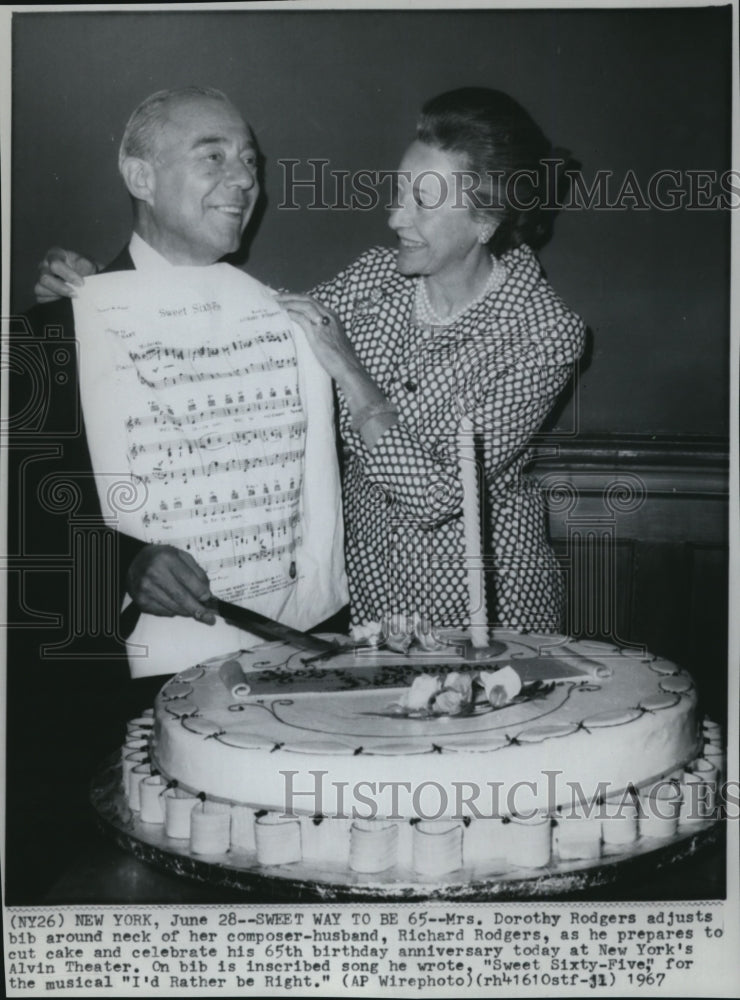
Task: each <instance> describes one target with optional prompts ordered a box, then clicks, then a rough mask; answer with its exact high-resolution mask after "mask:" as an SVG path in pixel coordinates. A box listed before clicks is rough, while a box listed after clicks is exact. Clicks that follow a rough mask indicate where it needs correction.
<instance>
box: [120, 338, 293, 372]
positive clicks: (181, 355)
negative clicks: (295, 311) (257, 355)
mask: <svg viewBox="0 0 740 1000" xmlns="http://www.w3.org/2000/svg"><path fill="white" fill-rule="evenodd" d="M286 340H290V332H289V331H288V330H281V331H280V332H279V333H272V332H267V333H261V334H258V335H257V336H256V337H250V338H249V339H248V340H232V341H231V343H230V344H223V345H222V346H220V347H211V346H210V345H207V344H204V345H202V346H201V347H194V348H192V349H191V350H185V348H183V347H163V346H162V345H161V344H157V346H156V347H148V348H147V349H146V350H144V351H141V352H136V351H129V352H128V356H129V358H130V359H131V361H133V362H134V364H136V362H137V361H155V360H156V361H161V360H162V359H165V360H167V359H168V358H172V359H173V360H174V361H195V360H197V359H198V358H217V357H230V356H231V354H232V352H233V353H234V354H238V353H239V352H240V351H249V350H251V349H252V348H253V347H255V346H256V345H260V344H280V343H283V342H284V341H286Z"/></svg>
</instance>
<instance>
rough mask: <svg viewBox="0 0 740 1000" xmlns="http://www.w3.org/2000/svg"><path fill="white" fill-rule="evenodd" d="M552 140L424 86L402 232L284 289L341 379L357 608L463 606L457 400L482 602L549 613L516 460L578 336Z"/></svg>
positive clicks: (552, 598) (490, 99)
mask: <svg viewBox="0 0 740 1000" xmlns="http://www.w3.org/2000/svg"><path fill="white" fill-rule="evenodd" d="M551 155H552V152H551V147H550V144H549V143H548V142H547V140H546V139H545V137H544V136H543V134H542V132H541V131H540V129H539V128H538V127H537V125H536V124H535V123H534V122H533V121H532V119H531V118H530V116H529V115H528V114H527V113H526V111H524V109H523V108H521V107H520V105H519V104H517V103H516V102H515V101H514V100H513V99H512V98H510V97H508V96H507V95H506V94H503V93H501V92H499V91H494V90H487V89H482V88H465V89H461V90H455V91H451V92H449V93H446V94H442V95H441V96H439V97H436V98H434V99H433V100H431V101H429V102H428V103H427V104H426V105H425V106H424V108H423V109H422V113H421V116H420V118H419V122H418V125H417V131H416V139H415V140H414V142H412V144H411V146H410V147H409V148H408V150H407V151H406V154H405V156H404V158H403V160H402V161H401V165H400V168H399V171H398V175H397V176H398V188H397V191H396V194H395V200H394V205H393V208H392V211H391V215H390V220H389V224H390V227H391V229H393V230H394V232H395V233H396V236H397V238H398V247H397V249H394V250H391V249H382V248H375V249H373V250H370V251H368V252H367V253H365V254H364V255H363V256H362V257H360V258H359V260H357V261H356V262H355V263H354V264H352V265H350V266H349V267H348V268H347V269H346V270H345V271H343V272H342V273H341V274H339V275H338V276H337V277H336V278H334V279H333V280H331V281H328V282H326V283H325V284H323V285H320V286H319V287H318V288H316V289H315V290H314V292H313V295H312V297H308V296H300V295H289V294H288V295H283V296H281V299H282V302H283V305H284V306H285V308H286V309H287V310H288V311H289V312H290V313H291V314H292V316H293V317H294V318H295V319H296V320H297V321H298V322H299V323H300V324H301V326H302V327H303V329H304V330H305V331H306V334H307V336H308V338H309V341H310V343H311V345H312V347H313V349H314V352H315V354H316V356H317V357H318V359H319V361H320V362H321V364H322V365H323V366H324V368H325V369H326V371H327V372H329V374H330V375H331V376H332V377H333V378H334V380H335V382H336V385H337V388H338V395H339V405H340V428H341V434H342V439H343V444H344V473H343V474H344V503H345V528H346V548H347V553H346V554H347V564H348V575H349V584H350V607H351V618H352V622H353V624H356V625H361V624H364V623H366V622H369V621H378V620H380V619H382V618H384V617H385V616H387V615H388V614H396V613H405V614H413V613H419V614H421V615H422V616H423V617H424V618H425V619H427V620H428V621H430V622H432V623H433V624H434V625H437V626H455V625H463V624H465V623H466V621H467V617H468V612H467V605H468V599H467V588H466V567H465V562H464V559H465V552H464V543H463V525H462V487H461V483H460V478H459V474H458V473H459V469H458V456H457V447H456V443H457V431H458V427H459V425H460V421H461V418H462V417H463V416H467V417H469V418H470V419H471V420H472V422H473V425H474V427H475V430H476V432H477V434H478V435H479V436H480V439H481V441H482V445H483V448H482V451H483V466H484V468H483V478H484V482H485V490H486V494H487V498H486V499H487V504H486V508H487V513H488V517H489V518H490V524H489V525H487V531H486V534H487V537H488V544H489V546H490V550H491V551H490V556H491V560H490V562H491V565H492V572H491V573H489V574H488V576H489V579H490V580H491V583H492V586H491V585H489V592H490V593H489V596H490V598H491V605H492V612H493V618H492V620H493V621H495V622H496V623H497V624H499V625H501V626H504V627H509V628H513V629H519V630H538V631H557V630H558V629H559V628H560V627H561V622H562V612H563V584H562V579H561V575H560V571H559V569H558V566H557V562H556V560H555V557H554V554H553V552H552V550H551V548H550V546H549V544H548V540H547V535H546V530H545V519H544V513H543V509H542V503H541V499H540V496H539V494H538V491H537V489H536V488H535V487H534V485H533V484H532V483H530V482H529V481H528V480H527V478H526V476H525V475H524V472H523V470H524V467H525V466H526V464H527V461H528V459H529V457H530V453H529V451H528V445H529V442H530V439H531V437H532V435H533V434H534V433H535V432H536V431H537V429H538V428H539V427H540V425H541V423H542V421H543V420H544V418H545V417H546V416H547V414H548V412H549V411H550V409H551V408H552V406H553V403H554V402H555V399H556V397H557V396H558V394H559V393H560V392H561V390H562V389H563V387H564V386H565V384H566V382H567V381H568V379H569V377H570V375H571V373H572V371H573V366H574V363H575V362H576V360H577V359H578V357H579V355H580V354H581V351H582V349H583V344H584V327H583V324H582V322H581V320H580V319H579V318H578V317H577V316H575V315H574V314H573V313H571V312H569V311H568V310H567V309H566V307H565V306H564V305H563V303H562V302H561V300H560V299H559V298H558V296H557V295H556V294H555V292H554V291H553V290H552V288H551V287H550V285H549V284H548V283H547V281H546V280H545V279H544V277H543V275H542V273H541V269H540V266H539V263H538V261H537V258H536V256H535V254H534V252H533V248H537V247H539V246H541V245H542V244H543V243H544V242H545V241H546V239H547V238H548V237H549V235H550V231H551V226H552V212H548V211H547V210H545V209H543V208H542V207H541V202H542V201H543V200H544V195H543V194H542V192H544V190H545V177H544V169H545V168H544V165H543V160H544V159H546V158H547V157H548V156H551ZM79 271H80V273H82V274H84V273H85V264H84V262H83V263H82V264H81V265H80V266H79ZM87 273H90V272H89V271H87ZM41 284H42V285H43V284H44V279H43V278H42V282H41ZM47 287H51V288H53V289H54V290H55V291H58V284H56V283H54V282H53V281H52V283H51V284H50V285H47ZM38 288H39V286H37V290H38Z"/></svg>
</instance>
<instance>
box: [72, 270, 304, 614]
mask: <svg viewBox="0 0 740 1000" xmlns="http://www.w3.org/2000/svg"><path fill="white" fill-rule="evenodd" d="M196 270H198V269H196ZM173 272H174V273H173V274H172V275H171V276H168V278H167V280H166V281H165V280H164V279H163V281H162V283H148V284H147V285H146V286H144V285H142V284H141V283H139V282H137V281H136V276H135V275H134V276H131V277H126V276H121V275H113V276H106V277H105V278H104V279H102V280H101V281H100V282H99V283H98V285H97V288H99V289H101V291H100V293H99V297H98V298H97V299H96V298H95V296H94V295H93V297H92V298H91V299H90V302H89V311H88V316H89V317H90V325H89V327H88V328H87V329H88V330H89V333H87V334H86V336H89V337H90V338H91V340H94V342H95V343H96V344H100V342H101V339H102V340H103V341H104V342H105V343H106V345H108V346H107V350H108V352H109V353H108V355H107V356H106V358H105V364H104V365H103V364H102V363H101V367H100V368H99V370H98V371H96V372H95V373H94V376H93V377H92V378H91V379H90V380H89V382H88V384H89V385H90V386H91V387H93V393H92V394H93V395H95V397H96V402H95V405H96V406H97V409H96V410H95V418H96V419H88V414H87V413H86V425H87V426H88V427H93V428H94V430H93V433H92V436H93V437H94V439H95V460H94V467H95V469H96V471H98V469H102V470H106V469H107V468H108V467H109V466H111V465H112V466H113V467H115V469H116V471H117V472H119V473H120V469H121V467H122V465H123V466H124V467H127V468H128V471H129V474H130V476H131V479H132V480H133V481H134V482H136V483H137V484H139V485H141V486H143V487H144V489H143V490H141V491H140V492H139V495H142V494H143V495H145V496H146V499H145V501H144V504H143V506H142V507H140V508H137V509H136V511H131V512H130V513H129V512H125V514H122V512H120V511H116V512H115V516H116V517H117V519H118V520H119V524H121V525H122V524H123V523H124V520H125V525H126V527H125V529H124V530H126V531H128V532H130V533H132V534H136V535H137V537H141V538H142V539H143V540H145V541H148V542H152V543H162V542H164V543H167V544H172V545H176V546H177V547H179V548H182V549H183V550H185V551H189V552H191V553H192V555H193V557H194V558H195V559H196V560H197V561H198V562H199V563H200V565H201V566H202V567H203V568H204V569H205V571H206V572H207V573H208V576H209V580H210V582H211V587H212V589H213V591H214V593H216V594H225V593H228V595H229V598H228V599H229V600H235V601H237V602H238V601H239V599H240V595H241V596H242V597H244V596H246V595H247V594H249V596H250V598H251V597H254V596H258V595H265V596H267V595H270V594H273V593H274V592H275V591H276V590H280V588H283V590H286V589H287V588H291V587H293V586H294V580H295V575H296V573H295V565H294V563H295V552H296V549H297V548H298V547H299V546H300V543H301V499H302V487H303V459H304V451H305V441H306V417H305V412H304V402H303V400H302V398H301V389H300V385H301V383H300V380H299V376H300V374H301V373H300V372H299V371H298V362H297V355H296V346H295V343H294V340H293V333H292V332H291V325H290V320H289V318H288V317H287V314H286V313H285V312H284V311H283V310H282V309H281V308H279V307H278V306H276V304H275V302H274V299H272V297H268V296H266V295H265V294H264V293H262V292H261V291H260V286H259V285H257V283H251V284H250V283H249V282H248V281H247V284H244V282H245V280H246V279H245V278H244V276H238V275H234V273H233V271H229V270H225V271H219V270H214V271H210V270H209V271H208V273H207V274H205V273H204V274H203V276H202V278H201V274H200V272H199V270H198V273H191V274H190V276H189V278H188V279H187V282H186V281H185V279H184V278H181V276H180V275H179V274H178V269H173ZM201 281H202V288H200V283H201ZM162 284H165V285H166V286H167V287H166V288H162V287H161V285H162ZM195 286H199V289H200V290H199V292H198V295H199V301H200V300H201V299H202V301H203V302H208V303H209V304H210V305H211V306H212V308H209V309H208V310H206V311H204V312H201V311H199V310H193V309H190V308H188V304H189V303H191V302H192V301H193V300H194V299H193V295H194V294H195V292H194V287H195ZM95 287H96V286H93V289H94V288H95ZM96 294H98V293H96ZM123 302H125V304H126V310H125V323H124V322H122V321H121V320H120V319H119V318H118V311H117V307H118V305H119V304H121V303H123ZM78 305H79V303H78ZM112 313H113V314H112ZM76 315H77V314H76ZM100 356H101V357H102V353H101V355H100ZM103 386H107V387H108V388H107V391H104V390H103V388H102V387H103ZM112 427H113V428H114V429H113V430H111V428H112ZM98 428H99V430H98ZM89 436H90V434H89ZM92 450H93V449H91V454H92ZM266 613H268V614H269V609H267V608H266Z"/></svg>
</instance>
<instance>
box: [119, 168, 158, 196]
mask: <svg viewBox="0 0 740 1000" xmlns="http://www.w3.org/2000/svg"><path fill="white" fill-rule="evenodd" d="M121 176H122V177H123V182H124V184H125V185H126V187H127V188H128V193H129V194H130V195H131V197H132V198H135V199H136V200H137V201H145V202H146V203H147V204H148V205H151V204H152V203H153V201H154V186H155V177H154V167H153V166H152V164H151V163H149V161H148V160H141V159H139V157H138V156H127V157H126V158H125V160H124V161H123V163H122V164H121Z"/></svg>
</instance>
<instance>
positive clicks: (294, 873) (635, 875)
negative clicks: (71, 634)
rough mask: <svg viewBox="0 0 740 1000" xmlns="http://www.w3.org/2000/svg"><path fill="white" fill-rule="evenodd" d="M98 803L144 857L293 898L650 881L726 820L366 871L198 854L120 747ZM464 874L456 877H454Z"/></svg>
mask: <svg viewBox="0 0 740 1000" xmlns="http://www.w3.org/2000/svg"><path fill="white" fill-rule="evenodd" d="M90 798H91V803H92V806H93V809H94V810H95V813H96V816H97V820H98V824H99V826H100V827H101V829H102V830H103V832H104V833H105V835H106V836H108V837H110V838H111V839H112V840H113V841H114V842H115V843H116V844H117V845H118V846H119V847H121V848H122V849H123V850H125V851H128V852H129V853H130V854H133V855H134V856H135V857H136V858H138V860H140V861H143V862H145V863H147V864H150V865H153V866H155V867H156V868H159V869H161V870H164V871H167V872H169V873H171V874H173V875H179V876H184V877H186V878H190V879H195V880H197V881H200V882H206V883H208V884H210V885H213V886H216V887H221V888H224V889H229V890H237V891H243V892H244V893H245V896H249V895H254V896H258V897H260V898H262V899H264V898H270V897H272V898H273V899H274V900H275V901H278V899H290V900H291V901H293V902H298V901H300V902H329V901H335V900H336V901H338V902H342V901H345V902H350V901H354V900H367V901H370V900H372V901H375V902H383V901H388V902H390V901H399V902H403V901H413V900H423V899H432V900H433V899H445V900H448V899H457V900H460V901H467V902H477V901H486V900H491V899H497V900H514V899H536V898H541V897H558V896H570V895H571V894H578V893H584V892H586V891H591V890H593V889H597V888H599V887H600V886H606V885H610V884H612V883H614V882H617V881H620V880H624V881H627V880H630V881H632V882H635V883H637V882H639V881H644V880H646V879H648V878H651V877H654V876H655V873H656V871H657V870H660V869H663V868H666V867H668V866H669V865H673V864H676V863H677V862H680V861H683V860H685V859H687V858H690V857H692V856H693V855H694V854H696V853H697V852H698V851H699V850H700V849H704V848H705V847H709V846H710V845H713V844H718V843H719V842H720V839H721V837H720V835H721V832H722V828H723V825H724V823H723V821H722V820H708V821H706V822H705V823H701V824H692V826H691V827H690V828H689V829H688V830H679V832H678V833H677V834H676V835H675V836H673V837H671V838H665V839H662V838H661V839H656V838H651V837H640V838H639V839H638V840H637V841H636V842H635V843H634V844H631V845H630V846H629V849H628V850H623V849H619V850H618V851H614V852H611V853H606V852H605V853H602V855H601V857H599V858H598V859H593V860H579V861H559V860H554V859H553V860H552V861H551V863H550V864H549V865H547V867H544V868H520V867H516V866H513V865H509V866H506V867H503V866H502V867H501V869H500V870H495V869H493V867H492V866H491V865H489V866H485V867H483V866H481V868H480V869H476V868H466V869H465V870H464V878H465V881H462V882H461V881H460V875H461V872H460V871H458V872H452V873H450V874H448V875H444V876H440V877H430V876H422V875H418V874H416V873H415V872H413V871H411V870H403V869H401V868H399V867H396V868H394V869H393V871H392V873H390V872H389V873H383V872H381V873H379V874H376V875H360V874H355V873H353V872H349V871H347V869H346V868H345V867H343V866H342V867H341V868H340V866H338V865H337V866H336V868H334V869H332V868H331V867H330V866H329V865H328V864H326V865H320V866H319V865H317V864H312V863H309V862H303V861H301V862H295V863H293V864H289V865H276V866H272V867H269V866H266V865H261V864H258V863H257V859H256V854H255V852H253V851H240V850H234V849H232V850H230V851H229V852H228V853H226V854H219V855H195V854H192V853H191V851H190V847H189V842H188V841H186V840H175V839H173V838H171V837H168V836H167V835H166V833H165V830H164V826H163V825H161V824H151V823H143V822H142V821H141V819H140V818H139V815H138V813H136V812H133V811H132V810H131V809H130V807H129V805H128V803H127V801H126V796H125V794H124V791H123V785H122V782H121V765H120V754H118V753H116V754H113V755H111V756H110V757H109V758H106V760H104V761H103V762H102V763H101V765H100V766H99V767H98V769H97V771H96V772H95V775H94V777H93V780H92V785H91V795H90ZM455 876H457V880H456V878H455Z"/></svg>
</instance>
